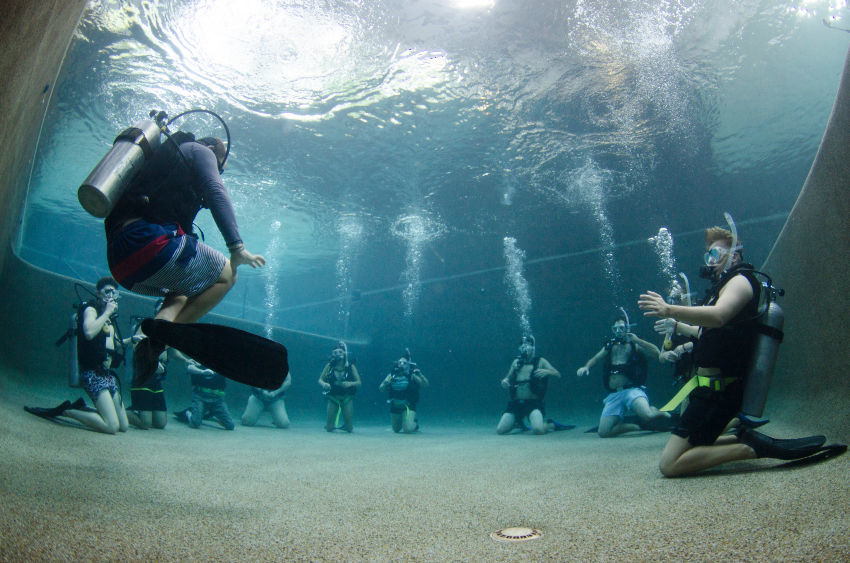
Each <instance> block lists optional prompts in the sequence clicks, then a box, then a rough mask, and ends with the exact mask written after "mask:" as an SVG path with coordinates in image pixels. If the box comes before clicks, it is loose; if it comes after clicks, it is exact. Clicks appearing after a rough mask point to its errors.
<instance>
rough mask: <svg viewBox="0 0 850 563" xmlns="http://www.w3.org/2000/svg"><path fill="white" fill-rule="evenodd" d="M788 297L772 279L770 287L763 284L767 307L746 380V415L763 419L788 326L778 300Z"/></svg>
mask: <svg viewBox="0 0 850 563" xmlns="http://www.w3.org/2000/svg"><path fill="white" fill-rule="evenodd" d="M765 277H767V276H765ZM784 293H785V292H784V291H783V290H781V289H777V288H774V287H773V286H772V285H771V282H770V278H769V277H768V278H767V283H765V282H762V295H763V304H762V306H761V307H760V308H759V310H760V311H762V312H761V314H760V315H759V316H758V318H757V319H756V322H757V325H756V327H757V328H756V330H757V332H758V334H757V335H756V337H755V342H754V343H753V355H752V359H751V360H750V365H749V368H748V370H747V375H746V379H745V382H746V383H745V387H744V401H743V402H742V403H741V412H742V413H744V414H746V415H750V416H754V417H760V416H761V415H762V413H763V412H764V405H765V403H766V402H767V392H768V390H769V389H770V381H771V379H772V378H773V367H774V365H775V364H776V355H777V353H778V352H779V344H781V343H782V338H783V336H784V333H783V332H782V327H783V326H784V324H785V312H784V311H783V310H782V307H780V306H779V304H778V303H777V302H776V296H777V295H784Z"/></svg>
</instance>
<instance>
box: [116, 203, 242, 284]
mask: <svg viewBox="0 0 850 563" xmlns="http://www.w3.org/2000/svg"><path fill="white" fill-rule="evenodd" d="M106 258H107V261H108V262H109V269H110V271H111V272H112V276H113V277H114V278H115V280H116V281H117V282H118V283H120V284H121V285H122V286H123V287H125V288H127V289H129V290H130V291H132V292H133V293H139V294H141V295H150V296H153V297H162V296H164V295H166V294H168V293H176V294H178V295H185V296H187V297H194V296H195V295H198V294H199V293H202V292H203V291H204V290H206V289H207V288H209V287H210V286H211V285H212V284H214V283H215V282H216V281H217V280H218V279H219V277H221V272H222V270H224V266H225V264H226V262H227V259H226V258H225V257H224V255H223V254H222V253H221V252H219V251H217V250H215V249H213V248H211V247H209V246H207V245H206V244H204V243H203V242H200V241H198V239H196V238H195V237H193V236H190V235H187V234H186V233H184V232H183V230H182V229H181V228H180V227H179V226H178V225H176V224H165V225H160V224H157V223H149V222H148V221H145V220H144V219H138V220H136V221H134V222H132V223H130V224H129V225H127V226H126V227H124V228H123V229H121V230H120V231H119V232H117V233H115V234H112V235H107V241H106Z"/></svg>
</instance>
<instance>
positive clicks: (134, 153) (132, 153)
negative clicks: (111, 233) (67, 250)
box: [77, 119, 160, 218]
mask: <svg viewBox="0 0 850 563" xmlns="http://www.w3.org/2000/svg"><path fill="white" fill-rule="evenodd" d="M159 137H160V126H159V125H157V123H156V122H154V121H151V120H150V119H143V120H141V121H138V122H136V123H135V124H134V125H133V126H132V127H130V128H128V129H125V130H124V131H122V132H121V133H120V134H119V135H118V136H117V137H115V141H114V143H113V145H112V148H111V149H110V150H109V152H108V153H106V156H104V157H103V159H101V161H100V162H99V163H98V164H97V166H95V167H94V169H93V170H92V171H91V173H89V175H88V178H86V180H85V181H84V182H83V183H82V185H81V186H80V188H79V189H78V190H77V198H78V199H79V200H80V205H82V206H83V209H85V210H86V211H88V212H89V213H90V214H91V215H94V216H95V217H98V218H104V217H106V216H107V215H109V212H110V211H111V210H112V208H113V207H114V206H115V204H116V203H118V200H119V199H121V195H122V194H123V193H124V190H126V189H127V186H129V185H130V182H131V181H132V180H133V178H134V177H135V176H136V174H138V172H139V171H140V170H141V169H142V167H143V166H144V165H145V162H147V160H148V159H149V158H150V157H151V156H152V155H153V153H154V152H155V151H156V149H157V148H159V144H160V139H159Z"/></svg>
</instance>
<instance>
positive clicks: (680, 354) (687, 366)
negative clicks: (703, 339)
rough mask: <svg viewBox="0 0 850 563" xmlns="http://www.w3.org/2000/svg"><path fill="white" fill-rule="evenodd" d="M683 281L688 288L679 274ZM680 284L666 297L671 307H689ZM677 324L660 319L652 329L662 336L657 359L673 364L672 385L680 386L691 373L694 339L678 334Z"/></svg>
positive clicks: (685, 291) (686, 294)
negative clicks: (662, 340) (662, 339)
mask: <svg viewBox="0 0 850 563" xmlns="http://www.w3.org/2000/svg"><path fill="white" fill-rule="evenodd" d="M679 275H680V276H681V277H682V279H683V280H684V281H685V287H689V284H688V281H687V280H688V278H687V277H686V276H685V274H684V273H680V274H679ZM685 287H683V286H682V285H681V284H680V283H678V282H675V283H674V284H673V287H672V288H671V290H670V294H669V296H668V297H667V302H668V303H670V304H672V305H687V306H690V305H691V299H690V294H689V293H688V292H687V290H686V289H685ZM676 325H677V322H676V321H674V320H673V319H661V320H659V321H656V323H655V326H654V329H655V332H657V333H658V334H662V335H664V343H663V344H662V345H661V353H660V354H659V355H658V359H659V361H661V362H664V363H670V364H673V384H674V385H680V384H682V383H684V382H685V381H687V380H688V379H690V377H691V372H692V371H693V353H692V352H693V350H694V341H695V339H694V338H693V337H690V336H685V335H682V334H679V333H678V332H677V330H676ZM685 403H686V401H685V402H683V403H682V405H681V410H682V412H684V407H685V406H686V405H685ZM674 408H676V405H674V406H672V407H669V409H668V405H665V406H664V407H661V410H662V411H668V410H673V409H674Z"/></svg>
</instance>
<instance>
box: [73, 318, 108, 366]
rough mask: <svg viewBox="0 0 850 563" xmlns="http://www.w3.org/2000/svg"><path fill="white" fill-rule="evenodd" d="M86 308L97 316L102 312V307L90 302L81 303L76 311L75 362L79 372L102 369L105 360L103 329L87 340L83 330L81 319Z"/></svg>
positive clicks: (104, 335)
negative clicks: (92, 310) (90, 309)
mask: <svg viewBox="0 0 850 563" xmlns="http://www.w3.org/2000/svg"><path fill="white" fill-rule="evenodd" d="M88 308H92V309H94V311H95V315H97V316H100V314H101V313H103V309H102V308H98V306H97V304H96V303H91V302H86V303H83V304H82V305H81V306H80V309H79V312H78V313H77V364H78V365H79V367H80V371H81V372H86V371H91V370H99V369H102V368H103V362H105V361H106V333H105V332H104V331H103V329H101V330H100V332H98V333H97V334H95V335H94V338H92V339H91V340H87V339H86V335H85V333H84V332H83V319H84V317H85V312H86V309H88Z"/></svg>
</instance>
